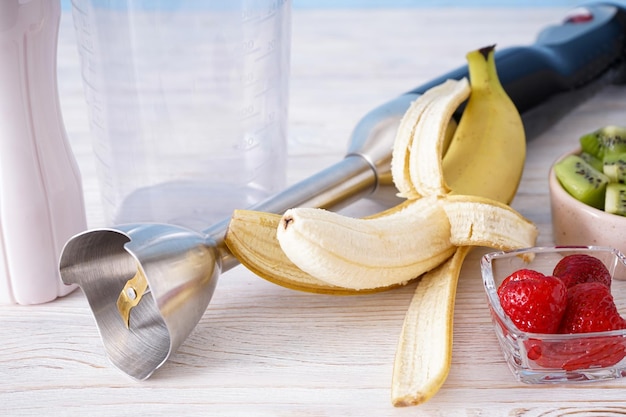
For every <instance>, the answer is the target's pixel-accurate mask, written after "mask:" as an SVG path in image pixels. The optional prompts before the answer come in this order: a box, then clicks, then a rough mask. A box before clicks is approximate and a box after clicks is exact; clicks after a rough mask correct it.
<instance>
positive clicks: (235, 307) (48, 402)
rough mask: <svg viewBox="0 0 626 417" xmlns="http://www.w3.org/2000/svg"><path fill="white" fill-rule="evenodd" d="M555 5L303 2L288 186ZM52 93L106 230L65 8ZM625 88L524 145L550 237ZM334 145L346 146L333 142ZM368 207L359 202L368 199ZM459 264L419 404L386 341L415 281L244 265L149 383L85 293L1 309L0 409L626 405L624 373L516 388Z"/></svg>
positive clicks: (556, 17)
mask: <svg viewBox="0 0 626 417" xmlns="http://www.w3.org/2000/svg"><path fill="white" fill-rule="evenodd" d="M563 15H564V10H562V9H546V8H541V9H506V8H503V9H467V10H464V9H411V10H401V9H395V10H345V11H342V10H296V11H295V12H294V16H293V53H292V56H293V69H292V77H293V78H292V82H291V87H292V92H291V106H290V109H291V110H290V111H291V114H290V132H289V137H290V148H289V152H290V170H289V179H290V181H291V182H294V181H296V180H299V179H301V178H304V177H305V176H308V175H310V174H312V173H313V172H316V171H317V170H319V169H321V168H323V167H326V166H327V165H329V164H331V163H333V162H335V161H337V160H338V159H339V158H340V157H342V154H343V151H344V143H345V140H347V138H348V136H349V134H350V132H351V129H352V128H353V126H354V125H355V123H356V122H357V121H358V119H359V118H360V117H361V116H362V115H364V114H365V113H366V112H367V111H368V110H370V109H371V108H373V107H374V106H376V105H378V104H380V103H382V102H384V101H386V100H387V99H390V98H393V97H394V96H396V95H397V94H400V93H403V92H405V91H407V90H409V89H411V88H413V87H415V86H417V85H420V84H421V83H423V82H425V81H428V80H429V79H431V78H434V77H435V76H438V75H440V74H442V73H443V72H445V71H448V70H450V69H453V68H456V67H457V66H459V65H461V64H463V63H464V59H465V58H464V56H465V53H466V52H467V51H469V50H471V49H475V48H478V47H482V46H485V45H488V44H493V43H496V44H497V45H498V47H499V48H504V47H506V46H510V45H516V44H528V43H531V42H532V41H533V40H534V37H535V36H536V34H537V33H538V31H539V30H540V29H541V28H542V27H544V26H545V25H547V24H552V23H556V22H559V21H560V19H561V17H562V16H563ZM59 80H60V94H61V102H62V106H63V111H64V115H65V121H66V126H67V131H68V134H69V136H70V140H71V142H72V145H73V147H74V150H75V152H76V155H77V158H78V160H79V164H80V166H81V169H82V172H83V175H84V185H85V196H86V202H87V209H88V215H89V224H90V226H91V227H95V226H100V225H102V218H101V210H100V207H99V194H98V186H97V182H96V178H95V168H94V165H93V160H92V155H91V147H90V146H91V145H90V137H89V131H88V122H87V116H86V110H85V104H84V101H83V95H82V86H81V80H80V71H79V68H78V59H77V56H76V47H75V44H74V34H73V28H72V23H71V16H70V15H69V14H66V15H64V16H63V19H62V25H61V34H60V42H59ZM625 94H626V89H625V88H624V87H616V86H612V87H608V88H606V89H604V90H603V91H602V92H601V93H599V94H598V95H596V96H595V97H593V98H592V99H590V100H589V101H587V102H586V103H584V104H583V105H581V106H580V107H578V108H577V109H576V110H575V111H574V112H573V113H571V114H569V115H568V116H567V117H566V118H564V119H562V120H560V121H559V122H558V123H556V124H555V125H554V126H552V127H551V128H550V129H549V130H548V131H546V132H544V133H543V134H542V135H541V136H540V137H538V138H536V139H535V140H533V141H531V142H530V143H529V148H528V162H527V166H526V171H525V175H524V178H523V181H522V184H521V187H520V189H519V194H518V196H517V198H516V200H515V201H514V204H513V205H514V207H515V208H517V209H518V210H519V211H521V212H522V213H523V214H524V215H525V216H527V217H528V218H529V219H531V220H532V221H534V222H535V223H536V224H537V225H538V226H539V228H540V230H541V235H540V237H539V242H538V243H539V244H548V245H549V244H551V243H552V235H551V226H550V211H549V201H548V195H547V193H548V188H547V180H546V178H547V172H548V166H549V165H550V163H551V162H552V161H553V160H554V159H555V158H556V157H557V156H559V155H560V154H561V153H563V152H565V151H567V150H569V149H570V148H572V147H574V146H575V141H576V140H577V138H578V136H579V135H580V134H581V133H583V132H586V131H589V130H592V129H595V128H596V127H599V126H602V125H604V124H609V123H613V124H624V123H625V122H624V115H625V114H626V95H625ZM344 139H345V140H344ZM363 209H365V205H363ZM483 253H484V251H481V250H477V251H474V252H473V253H472V254H471V256H469V257H468V259H467V261H466V263H465V266H464V269H463V272H462V277H461V279H460V284H459V289H458V294H457V304H456V310H455V327H454V349H453V364H452V369H451V372H450V375H449V377H448V379H447V381H446V383H445V385H444V386H443V387H442V389H441V390H440V391H439V393H438V394H437V395H436V396H435V397H433V398H432V399H431V400H430V401H429V402H427V403H426V404H424V405H421V406H418V407H411V408H403V409H396V408H393V407H392V406H391V403H390V384H391V373H392V364H393V357H394V352H395V348H396V342H397V339H398V335H399V332H400V328H401V325H402V321H403V318H404V313H405V311H406V307H407V305H408V303H409V300H410V298H411V296H412V292H413V289H414V285H415V284H412V285H409V286H407V287H405V288H401V289H397V290H394V291H389V292H386V293H382V294H376V295H367V296H359V297H348V298H341V297H340V298H337V297H332V296H321V295H311V294H306V293H299V292H294V291H290V290H287V289H284V288H281V287H278V286H275V285H273V284H270V283H267V282H265V281H264V280H262V279H259V278H258V277H256V276H255V275H253V274H252V273H250V272H248V271H247V270H246V269H244V268H243V267H237V268H235V269H234V270H232V271H230V272H228V273H227V274H225V275H224V276H223V277H222V278H221V281H220V283H219V284H218V289H217V292H216V294H215V296H214V298H213V301H212V303H211V305H210V307H209V309H208V310H207V311H206V313H205V315H204V316H203V318H202V320H201V321H200V323H199V325H198V326H197V328H196V329H195V331H194V332H193V333H192V334H191V336H190V337H189V338H188V339H187V341H186V342H185V343H184V344H183V345H182V347H181V348H180V349H179V351H178V352H177V353H176V354H174V355H173V356H172V357H171V358H170V360H169V361H168V362H167V363H166V364H165V365H164V366H163V368H161V369H160V370H158V371H157V372H156V374H155V375H154V376H153V377H151V378H150V379H149V380H147V381H145V382H142V383H139V382H135V381H132V380H131V379H130V378H128V377H127V376H126V375H125V374H123V373H121V372H120V371H118V370H117V369H115V368H114V367H113V366H112V365H110V364H109V363H108V361H107V359H106V357H105V355H104V350H103V347H102V344H101V341H100V337H99V335H98V332H97V329H96V326H95V323H94V321H93V317H92V314H91V312H90V310H89V308H88V306H87V302H86V300H85V298H84V296H83V294H82V292H81V291H75V292H74V293H72V294H71V295H69V296H67V297H65V298H63V299H60V300H57V301H55V302H52V303H48V304H44V305H38V306H28V307H25V306H1V307H0V415H4V416H17V415H37V416H40V415H46V416H47V415H68V416H85V415H89V416H114V415H115V416H118V415H119V416H132V415H142V416H144V415H145V416H148V415H150V416H177V415H185V416H196V415H197V416H220V417H229V416H355V417H363V416H409V415H411V416H422V415H424V416H446V417H453V416H524V417H531V416H563V415H577V416H579V415H586V416H588V415H597V416H614V415H624V414H626V396H625V395H624V390H625V389H626V380H621V381H615V382H610V383H593V384H588V385H577V386H550V387H547V386H528V385H523V384H519V383H517V382H516V381H515V380H514V379H513V376H512V375H511V374H510V372H509V370H508V368H507V367H506V364H505V362H504V360H503V358H502V355H501V353H500V351H499V348H498V345H497V341H496V338H495V335H494V333H493V330H492V328H491V322H490V318H489V312H488V309H487V306H486V301H485V296H484V292H483V288H482V283H481V279H480V272H479V266H478V261H479V258H480V256H481V254H483Z"/></svg>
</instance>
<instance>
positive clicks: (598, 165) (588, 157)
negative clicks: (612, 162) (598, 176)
mask: <svg viewBox="0 0 626 417" xmlns="http://www.w3.org/2000/svg"><path fill="white" fill-rule="evenodd" d="M580 157H581V158H582V159H584V160H585V162H586V163H588V164H589V165H591V166H592V167H594V168H595V169H597V170H598V171H600V172H602V170H603V169H604V164H603V163H602V160H600V159H598V158H596V157H595V156H593V155H592V154H590V153H587V152H581V153H580Z"/></svg>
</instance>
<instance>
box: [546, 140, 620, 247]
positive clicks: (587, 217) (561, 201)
mask: <svg viewBox="0 0 626 417" xmlns="http://www.w3.org/2000/svg"><path fill="white" fill-rule="evenodd" d="M576 153H580V149H576V150H573V151H570V152H568V153H566V154H564V155H563V156H561V157H560V158H559V159H558V160H557V162H558V161H560V160H561V159H563V158H564V157H565V156H567V155H570V154H576ZM549 187H550V210H551V213H552V231H553V234H554V243H555V244H556V245H557V246H608V247H613V248H616V249H618V250H619V251H621V252H622V253H626V216H619V215H617V214H611V213H606V212H604V211H602V210H598V209H596V208H594V207H591V206H588V205H586V204H584V203H581V202H580V201H578V200H576V199H575V198H574V197H572V196H571V195H570V194H569V193H568V192H567V191H565V189H564V188H563V187H562V186H561V184H560V183H559V180H558V179H557V178H556V175H555V173H554V169H553V168H551V169H550V174H549Z"/></svg>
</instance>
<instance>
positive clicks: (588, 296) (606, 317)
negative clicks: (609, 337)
mask: <svg viewBox="0 0 626 417" xmlns="http://www.w3.org/2000/svg"><path fill="white" fill-rule="evenodd" d="M625 328H626V320H624V319H623V318H622V317H621V316H620V314H619V312H618V311H617V307H616V306H615V303H614V301H613V296H612V295H611V290H610V289H609V288H608V287H607V286H606V285H604V283H600V282H584V283H582V284H577V285H574V286H573V287H570V288H568V290H567V308H566V310H565V314H564V315H563V319H562V321H561V325H560V326H559V333H588V332H602V331H606V330H617V329H625Z"/></svg>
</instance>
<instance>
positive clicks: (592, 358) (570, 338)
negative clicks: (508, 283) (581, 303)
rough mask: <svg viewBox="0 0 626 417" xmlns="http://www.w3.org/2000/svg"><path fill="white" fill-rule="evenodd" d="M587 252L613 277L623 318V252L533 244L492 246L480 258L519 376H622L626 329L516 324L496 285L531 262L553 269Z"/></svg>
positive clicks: (531, 379)
mask: <svg viewBox="0 0 626 417" xmlns="http://www.w3.org/2000/svg"><path fill="white" fill-rule="evenodd" d="M574 253H585V254H588V255H591V256H594V257H596V258H598V259H600V260H601V261H602V262H603V263H604V264H605V265H606V267H607V268H608V270H609V272H610V273H611V276H612V277H613V280H612V283H611V293H612V295H613V298H614V299H615V304H616V305H617V308H618V310H619V312H620V314H621V315H622V316H623V317H625V318H626V314H625V313H626V257H625V256H624V255H623V254H622V253H621V252H620V251H618V250H617V249H613V248H607V247H599V246H575V247H574V246H571V247H536V248H530V249H522V250H516V251H507V252H491V253H488V254H486V255H485V256H483V258H482V259H481V272H482V276H483V284H484V286H485V291H486V293H487V299H488V301H489V308H490V311H491V317H492V321H493V324H494V328H495V332H496V336H497V338H498V341H499V343H500V347H501V348H502V352H503V354H504V358H505V360H506V362H507V364H508V366H509V368H510V369H511V371H512V372H513V374H514V376H515V377H516V379H517V380H518V381H520V382H524V383H529V384H547V383H565V382H567V383H571V382H587V381H597V380H606V379H614V378H621V377H623V376H626V330H612V331H605V332H594V333H579V334H541V333H529V332H524V331H521V330H519V329H518V328H517V327H516V326H515V324H513V322H512V320H511V319H509V318H508V316H507V315H506V314H505V313H504V311H503V310H502V307H501V305H500V300H499V298H498V294H497V289H498V286H499V285H500V283H501V282H502V281H503V280H504V279H505V278H506V277H507V276H509V275H510V274H511V273H513V272H515V271H517V270H519V269H522V268H529V269H533V270H536V271H539V272H541V273H543V274H545V275H551V274H552V270H553V268H554V266H555V265H556V264H557V263H558V261H559V260H560V259H561V258H563V257H564V256H567V255H570V254H574Z"/></svg>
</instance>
